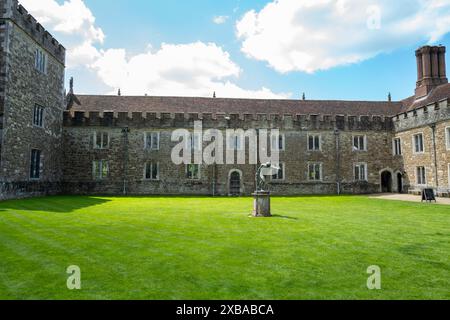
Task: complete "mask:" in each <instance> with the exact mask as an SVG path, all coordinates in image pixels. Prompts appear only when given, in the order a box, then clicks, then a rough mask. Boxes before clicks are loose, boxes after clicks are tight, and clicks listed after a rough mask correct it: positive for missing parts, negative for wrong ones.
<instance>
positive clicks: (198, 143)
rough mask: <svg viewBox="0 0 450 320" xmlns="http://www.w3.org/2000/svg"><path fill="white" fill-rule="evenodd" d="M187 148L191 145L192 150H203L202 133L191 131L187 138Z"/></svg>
mask: <svg viewBox="0 0 450 320" xmlns="http://www.w3.org/2000/svg"><path fill="white" fill-rule="evenodd" d="M185 142H186V148H188V147H190V148H191V151H200V150H202V135H201V134H195V133H191V134H190V135H189V139H186V140H185Z"/></svg>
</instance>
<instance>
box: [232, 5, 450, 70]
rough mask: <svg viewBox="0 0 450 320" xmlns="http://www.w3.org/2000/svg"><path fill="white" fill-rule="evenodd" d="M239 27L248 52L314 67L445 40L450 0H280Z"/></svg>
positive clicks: (277, 63)
mask: <svg viewBox="0 0 450 320" xmlns="http://www.w3.org/2000/svg"><path fill="white" fill-rule="evenodd" d="M236 30H237V36H238V38H239V39H241V41H242V47H241V50H242V51H243V52H244V53H245V54H246V55H247V56H248V57H250V58H254V59H257V60H260V61H266V62H268V64H269V65H270V66H271V67H272V68H274V69H275V70H277V71H278V72H281V73H286V72H290V71H304V72H308V73H312V72H315V71H317V70H327V69H330V68H333V67H336V66H341V65H347V64H352V63H357V62H361V61H364V60H366V59H369V58H372V57H374V56H376V55H377V54H380V53H382V52H389V51H391V50H395V49H397V48H399V47H401V46H405V45H414V44H423V43H424V42H425V43H426V42H428V43H435V42H437V41H439V39H441V38H442V37H443V36H444V35H445V34H446V33H448V32H449V31H450V0H427V1H424V0H397V1H392V0H276V1H273V2H271V3H269V4H267V5H266V6H265V7H264V8H263V9H262V10H261V11H259V12H256V11H254V10H252V11H249V12H247V13H246V14H245V15H244V16H243V17H242V19H241V20H240V21H238V22H237V24H236Z"/></svg>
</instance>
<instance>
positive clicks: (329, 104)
mask: <svg viewBox="0 0 450 320" xmlns="http://www.w3.org/2000/svg"><path fill="white" fill-rule="evenodd" d="M76 97H77V98H78V101H79V102H80V104H77V103H73V105H72V107H71V108H70V110H73V111H98V112H105V111H109V112H156V113H212V114H223V113H227V114H280V115H287V114H291V115H298V114H317V115H318V114H322V115H355V116H358V115H374V116H379V115H385V116H393V115H396V114H398V113H400V112H402V108H403V104H402V102H387V101H386V102H370V101H328V100H326V101H320V100H306V101H304V100H258V99H222V98H188V97H146V96H141V97H137V96H134V97H133V96H96V95H76Z"/></svg>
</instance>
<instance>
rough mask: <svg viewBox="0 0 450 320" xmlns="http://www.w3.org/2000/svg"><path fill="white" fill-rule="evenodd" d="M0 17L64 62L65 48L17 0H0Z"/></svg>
mask: <svg viewBox="0 0 450 320" xmlns="http://www.w3.org/2000/svg"><path fill="white" fill-rule="evenodd" d="M0 18H1V19H9V20H11V21H13V22H14V23H15V24H16V25H18V26H19V27H20V28H21V29H22V30H24V31H25V32H26V33H27V34H28V35H29V36H30V37H32V38H33V39H34V40H35V41H36V42H37V43H39V45H41V46H42V47H43V48H45V49H46V50H47V51H48V52H49V53H50V54H51V55H52V56H53V57H54V58H55V59H56V60H58V61H59V62H60V63H62V64H65V59H66V49H65V48H64V47H63V46H62V45H61V44H60V43H59V42H58V41H57V40H56V39H55V38H54V37H53V36H52V35H51V34H50V33H49V32H48V31H47V30H45V29H44V27H42V25H41V24H40V23H39V22H37V20H36V19H35V18H34V17H33V16H32V15H31V14H29V13H28V11H27V10H26V9H25V8H24V7H23V6H22V5H21V4H19V3H18V1H17V0H0Z"/></svg>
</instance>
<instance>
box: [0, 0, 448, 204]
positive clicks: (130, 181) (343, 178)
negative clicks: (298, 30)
mask: <svg viewBox="0 0 450 320" xmlns="http://www.w3.org/2000/svg"><path fill="white" fill-rule="evenodd" d="M0 44H1V45H0V200H3V199H11V198H20V197H28V196H38V195H47V194H86V195H101V194H107V195H123V194H125V195H133V194H136V195H154V194H158V195H168V194H172V195H180V194H182V195H184V194H189V195H230V194H233V195H250V194H251V193H252V192H253V191H254V190H255V187H256V186H255V174H256V170H257V165H256V164H249V161H248V160H249V159H248V158H249V155H248V153H246V154H247V156H246V160H247V161H246V163H247V164H212V165H206V164H202V165H201V166H200V168H199V172H198V175H196V176H195V178H193V177H192V176H189V175H187V167H186V165H185V164H181V165H175V164H174V163H173V162H172V159H171V153H172V150H173V148H174V147H175V145H176V144H177V143H178V142H173V141H172V139H171V138H172V133H173V131H174V130H177V129H187V130H189V131H191V132H192V131H193V129H194V122H196V121H200V122H201V123H202V126H203V128H204V130H207V129H219V130H221V131H222V132H223V133H225V130H227V129H243V130H249V129H254V130H263V129H267V130H272V129H279V130H280V133H281V135H282V146H283V148H282V150H281V152H280V163H281V165H282V168H283V171H282V173H283V174H282V175H280V176H279V177H278V179H276V178H275V177H274V178H273V179H272V180H271V181H270V187H271V191H272V193H273V194H275V195H303V194H365V193H378V192H399V193H407V192H410V193H419V192H421V190H422V189H424V188H433V189H435V190H436V193H437V194H438V195H440V196H449V194H450V178H449V176H450V85H449V84H448V79H447V76H446V65H445V53H446V51H445V47H442V46H436V47H430V46H425V47H422V48H420V49H418V50H417V51H416V57H417V76H418V77H417V86H416V90H415V95H413V96H411V97H409V98H407V99H405V100H402V101H396V102H394V101H390V99H388V101H378V102H375V101H374V102H368V101H318V100H301V101H300V100H256V99H220V98H211V99H207V98H188V97H146V96H145V97H144V96H142V97H127V96H88V95H79V94H76V93H75V92H74V88H73V82H72V85H71V88H70V91H69V94H67V95H66V96H65V97H64V72H65V70H64V69H65V68H64V65H65V49H64V47H63V46H62V45H60V44H59V43H58V42H57V41H56V40H55V39H54V38H53V37H52V36H51V35H50V34H49V33H48V32H47V31H45V30H44V29H43V28H42V26H41V25H40V24H39V23H38V22H37V21H36V20H35V19H34V18H33V17H32V16H30V15H29V14H28V13H27V12H26V10H25V9H24V8H23V7H22V6H20V5H18V3H17V0H0ZM43 57H44V58H43ZM43 61H44V62H43ZM149 72H151V70H149ZM36 106H40V108H42V110H43V111H42V115H43V119H42V121H41V120H40V119H38V121H37V122H38V124H37V125H36V110H40V109H36ZM38 118H39V117H38ZM151 133H153V134H154V135H155V136H158V137H159V139H158V143H157V145H158V146H157V147H156V148H147V147H146V143H147V142H148V140H147V139H148V137H149V134H151ZM418 134H420V135H421V137H422V138H421V139H422V140H421V141H422V142H423V143H422V144H423V146H421V149H422V150H420V152H416V151H417V150H416V148H417V141H416V140H415V136H416V135H418ZM311 136H315V137H317V141H320V142H319V143H318V149H317V150H310V149H309V141H310V137H311ZM146 137H147V138H146ZM97 139H100V141H97ZM355 139H356V140H357V141H359V142H358V143H359V144H362V145H363V148H361V150H358V148H355ZM395 141H399V144H398V145H397V150H396V148H395ZM99 142H100V143H99ZM223 143H224V145H226V141H225V139H224V141H223ZM249 143H250V142H249V141H247V142H246V143H245V149H246V150H248V148H249ZM268 144H269V145H270V141H268ZM99 145H100V146H101V147H98V146H99ZM206 145H208V143H206V142H204V143H203V147H206ZM399 147H401V152H399V151H400V150H398V148H399ZM36 151H38V153H36ZM396 151H397V152H396ZM33 156H34V158H33ZM36 163H38V164H39V168H38V169H36ZM149 165H150V166H149ZM100 166H101V167H100ZM311 167H312V168H315V170H316V171H317V172H316V174H315V175H312V176H313V177H314V176H315V178H314V179H313V178H312V176H311V173H310V172H309V170H310V168H311ZM99 168H101V169H99ZM148 168H150V169H148ZM422 168H424V169H423V170H424V171H423V172H424V177H422V176H420V177H418V174H419V172H421V171H420V170H422ZM358 172H359V177H358V176H357V173H358ZM149 175H150V176H149Z"/></svg>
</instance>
